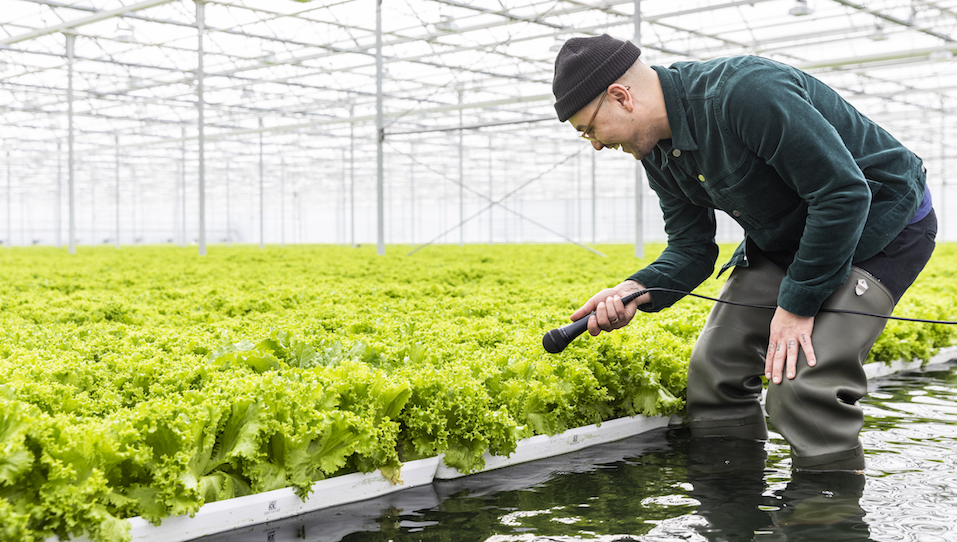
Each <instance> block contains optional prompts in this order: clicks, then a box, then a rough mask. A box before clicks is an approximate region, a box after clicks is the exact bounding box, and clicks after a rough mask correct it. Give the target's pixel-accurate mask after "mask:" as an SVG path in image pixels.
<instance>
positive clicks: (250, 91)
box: [243, 88, 256, 100]
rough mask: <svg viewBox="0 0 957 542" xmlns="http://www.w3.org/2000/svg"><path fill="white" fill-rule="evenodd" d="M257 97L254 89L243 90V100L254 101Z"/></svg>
mask: <svg viewBox="0 0 957 542" xmlns="http://www.w3.org/2000/svg"><path fill="white" fill-rule="evenodd" d="M255 97H256V93H255V92H253V89H251V88H245V89H243V99H246V100H252V99H253V98H255Z"/></svg>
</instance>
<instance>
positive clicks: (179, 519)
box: [47, 457, 440, 542]
mask: <svg viewBox="0 0 957 542" xmlns="http://www.w3.org/2000/svg"><path fill="white" fill-rule="evenodd" d="M439 459H440V458H438V457H429V458H426V459H419V460H416V461H409V462H406V463H403V464H402V470H401V472H402V484H393V483H392V482H390V481H389V480H388V479H387V478H386V477H385V476H383V475H382V473H380V472H379V471H375V472H371V473H361V472H360V473H353V474H344V475H342V476H335V477H333V478H327V479H325V480H319V481H318V482H315V483H314V484H313V485H312V492H311V493H310V494H309V496H308V497H307V498H306V500H305V501H303V500H302V499H300V498H299V496H298V495H296V492H295V491H294V490H293V489H292V488H289V487H287V488H283V489H276V490H273V491H267V492H265V493H258V494H255V495H246V496H244V497H236V498H234V499H227V500H224V501H217V502H211V503H209V504H204V505H203V506H201V507H200V509H199V511H197V512H196V514H195V515H194V516H192V517H190V516H185V515H184V516H172V517H168V518H163V522H162V523H161V524H160V525H159V526H156V525H153V524H152V523H150V522H149V521H147V520H145V519H143V518H141V517H139V516H137V517H134V518H129V519H128V520H127V521H129V522H130V525H131V527H132V528H131V530H130V534H131V535H132V537H133V541H134V542H186V541H188V540H193V539H195V538H199V537H201V536H207V535H211V534H216V533H222V532H226V531H232V530H234V529H239V528H242V527H248V526H251V525H256V524H259V523H265V522H267V521H274V520H277V519H283V518H288V517H292V516H298V515H299V514H304V513H306V512H312V511H315V510H320V509H323V508H329V507H332V506H337V505H340V504H348V503H353V502H358V501H364V500H366V499H371V498H373V497H378V496H381V495H387V494H389V493H393V492H396V491H401V490H403V489H408V488H412V487H418V486H423V485H428V484H431V483H432V480H433V478H434V477H435V470H436V468H437V467H438V465H439ZM71 540H76V541H79V542H90V539H89V538H87V537H85V536H84V537H79V538H74V539H71ZM54 541H59V538H58V537H55V536H54V537H52V538H49V539H47V542H54Z"/></svg>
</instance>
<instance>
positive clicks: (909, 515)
mask: <svg viewBox="0 0 957 542" xmlns="http://www.w3.org/2000/svg"><path fill="white" fill-rule="evenodd" d="M865 413H866V414H867V420H866V422H865V432H864V434H863V435H862V440H863V441H864V444H865V448H866V449H867V451H868V452H867V454H868V456H867V460H868V470H867V475H866V476H860V475H852V474H844V473H838V474H827V475H825V474H813V475H812V474H801V473H792V472H791V471H790V464H789V456H788V448H787V446H786V444H785V443H784V441H783V440H782V439H780V438H779V437H778V436H777V435H775V434H773V433H772V439H771V441H770V442H769V443H753V442H745V441H738V440H723V439H701V440H692V439H690V437H689V435H688V433H687V431H685V430H682V429H677V430H671V431H664V430H662V431H657V432H654V433H650V434H645V435H641V436H639V437H635V438H632V439H628V440H624V441H620V442H617V443H613V444H609V445H604V446H599V447H595V448H590V449H586V450H582V451H580V452H576V453H573V454H567V455H564V456H561V457H557V458H552V459H548V460H543V461H538V462H534V463H529V464H525V465H518V466H515V467H510V468H508V469H502V470H498V471H492V472H488V473H483V474H480V475H475V476H470V477H466V478H462V479H459V480H454V481H447V482H436V483H435V484H433V485H431V486H427V487H423V488H416V489H410V490H407V491H402V492H399V493H395V494H392V495H388V496H385V497H381V498H378V499H374V500H370V501H364V502H361V503H356V504H352V505H346V506H340V507H336V508H333V509H328V510H321V511H317V512H314V513H311V514H307V515H304V516H300V517H297V518H291V519H287V520H282V521H277V522H273V523H270V524H265V525H260V526H255V527H251V528H248V529H244V530H240V531H234V532H231V533H223V534H221V535H215V536H210V537H205V538H203V539H202V540H204V541H206V542H221V541H222V542H224V541H227V540H228V541H232V542H236V541H239V542H246V541H250V542H252V541H256V542H278V541H293V540H310V541H315V542H340V541H341V542H366V541H369V542H389V541H392V542H413V541H434V542H445V541H449V542H451V541H454V542H472V541H474V542H549V541H563V542H564V541H572V540H598V541H601V542H627V541H642V542H651V541H665V540H695V541H705V542H719V541H728V542H733V541H738V540H741V541H752V540H754V541H764V542H770V541H790V542H803V541H808V542H810V541H814V542H817V541H821V540H827V541H869V540H872V536H873V539H880V540H888V539H894V540H915V541H916V540H920V541H923V540H957V537H955V536H954V533H953V532H952V529H953V525H954V524H955V522H957V494H955V491H954V487H957V466H955V465H957V371H954V370H953V369H948V371H946V372H942V373H933V374H926V375H905V376H899V377H892V378H889V379H884V380H882V381H880V382H878V383H876V384H875V385H874V386H873V389H872V390H871V398H870V399H868V400H867V404H866V405H865Z"/></svg>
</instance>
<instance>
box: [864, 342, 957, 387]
mask: <svg viewBox="0 0 957 542" xmlns="http://www.w3.org/2000/svg"><path fill="white" fill-rule="evenodd" d="M955 358H957V346H948V347H947V348H941V349H940V351H939V352H938V353H937V355H936V356H934V357H932V358H930V359H929V360H927V363H924V362H923V361H921V360H919V359H917V360H913V361H902V360H897V361H892V362H890V363H883V362H880V361H875V362H873V363H865V364H864V372H865V373H866V374H867V378H868V379H872V378H879V377H882V376H887V375H891V374H896V373H903V372H905V371H916V370H917V369H920V368H922V367H929V366H931V365H940V364H942V363H947V362H948V361H952V360H953V359H955Z"/></svg>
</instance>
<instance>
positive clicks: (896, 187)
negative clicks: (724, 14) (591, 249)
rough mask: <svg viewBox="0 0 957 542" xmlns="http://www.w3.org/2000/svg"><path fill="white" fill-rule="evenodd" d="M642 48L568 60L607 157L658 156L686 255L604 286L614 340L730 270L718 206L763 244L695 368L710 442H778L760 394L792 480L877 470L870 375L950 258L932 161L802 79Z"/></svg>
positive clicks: (564, 102) (567, 69) (731, 290)
mask: <svg viewBox="0 0 957 542" xmlns="http://www.w3.org/2000/svg"><path fill="white" fill-rule="evenodd" d="M640 54H641V53H640V50H639V49H638V48H637V47H635V46H634V45H633V44H631V43H630V42H626V41H619V40H617V39H614V38H612V37H610V36H607V35H602V36H598V37H591V38H573V39H570V40H568V41H567V42H566V43H565V45H564V46H563V47H562V50H561V51H560V52H559V54H558V57H557V58H556V61H555V78H554V82H553V86H552V89H553V91H554V94H555V98H556V104H555V109H556V111H557V112H558V117H559V120H561V121H562V122H564V121H566V120H568V121H570V122H571V124H572V126H574V127H575V128H576V129H577V130H578V131H579V132H581V135H582V137H584V138H585V139H587V140H589V141H590V142H591V144H592V146H593V147H594V148H595V150H602V149H603V148H606V147H608V148H612V149H619V148H620V149H621V150H622V151H623V152H626V153H629V154H631V155H633V156H634V157H635V159H636V160H641V161H642V165H643V167H644V168H645V171H646V172H647V174H648V180H649V184H650V185H651V187H652V188H653V189H654V190H655V192H656V193H657V195H658V198H659V200H660V205H661V210H662V213H663V215H664V220H665V231H666V232H667V235H668V246H667V248H665V250H664V252H662V254H661V255H660V256H659V257H658V259H657V260H655V261H654V262H653V263H652V264H650V265H649V266H647V267H646V268H644V269H642V270H640V271H638V272H637V273H635V274H634V275H632V276H631V277H629V278H628V279H627V280H625V281H624V282H622V283H621V284H619V285H618V286H615V287H614V288H609V289H606V290H602V291H601V292H599V293H598V294H596V295H595V296H594V297H592V298H591V299H590V300H588V302H587V303H585V304H584V305H583V306H582V307H581V308H580V309H579V310H577V311H576V312H575V313H574V314H572V316H571V318H572V320H577V319H579V318H582V317H583V316H585V315H586V314H588V313H590V312H591V311H595V315H594V316H593V317H592V318H590V321H589V323H588V329H589V332H590V333H591V334H592V335H597V334H598V333H600V332H601V331H606V332H610V331H612V330H614V329H618V328H620V327H623V326H625V325H626V324H628V322H629V321H631V319H632V318H633V317H634V316H635V314H636V311H637V310H642V311H646V312H652V311H658V310H661V309H663V308H666V307H668V306H670V305H672V304H673V303H675V302H676V301H677V300H678V299H679V298H680V297H681V296H680V295H673V294H668V293H661V292H652V293H646V294H644V295H642V296H641V297H639V298H638V299H637V300H636V302H635V303H630V304H629V305H628V306H624V305H623V304H622V302H621V297H622V296H624V295H627V294H628V293H631V292H634V291H637V290H640V289H643V288H646V287H667V288H674V289H680V290H684V291H691V290H693V289H694V288H695V287H696V286H698V284H700V283H701V282H702V281H703V280H704V279H706V278H707V277H709V276H710V275H711V273H712V272H713V270H714V264H715V261H716V259H717V254H718V248H717V245H716V244H715V239H714V237H715V218H714V210H715V209H720V210H722V211H724V212H726V213H728V214H729V215H730V216H731V217H732V218H733V219H734V220H735V221H737V222H738V224H740V225H741V226H742V228H743V229H744V231H745V241H744V242H742V243H741V245H740V246H739V247H738V249H737V251H736V252H735V253H734V255H733V256H732V258H731V260H730V261H729V262H728V263H727V264H725V266H724V269H722V272H723V271H724V270H725V269H728V268H730V267H734V271H733V272H732V273H731V275H730V276H729V278H728V280H727V282H726V283H725V285H724V287H723V289H722V291H721V295H720V297H721V298H722V299H725V300H729V301H734V302H746V303H755V304H763V305H771V306H774V305H776V306H777V308H776V309H773V310H772V309H758V308H746V307H739V306H732V305H726V304H716V305H715V307H714V308H713V310H712V312H711V314H710V315H709V317H708V320H707V322H706V324H705V327H704V328H703V330H702V331H701V334H700V335H699V337H698V341H697V343H696V344H695V348H694V350H693V353H692V355H691V360H690V365H689V371H688V395H687V410H688V421H689V424H690V426H691V431H692V436H693V437H711V436H720V437H736V438H740V439H749V440H764V439H766V438H767V425H766V423H765V420H764V415H763V413H762V410H761V406H760V403H759V398H760V394H761V389H762V387H763V382H762V380H761V376H762V375H764V376H765V377H766V378H767V379H768V380H769V381H770V383H769V388H768V394H767V401H766V407H767V412H768V415H769V417H770V422H771V424H772V425H773V426H774V427H775V428H776V429H777V430H778V431H779V432H780V433H781V434H782V435H783V436H784V437H785V438H786V439H787V441H788V442H789V443H790V445H791V456H792V466H793V467H794V468H795V469H797V470H806V471H835V470H840V471H860V470H862V469H863V468H864V456H863V451H862V448H861V444H860V439H859V433H860V430H861V427H862V424H863V413H862V411H861V409H860V407H859V405H858V403H857V402H858V400H859V399H860V398H861V397H863V395H864V394H865V393H866V391H867V382H866V377H865V375H864V371H863V369H862V367H861V364H862V362H863V361H864V359H865V357H866V356H867V353H868V352H869V351H870V348H871V346H872V345H873V344H874V341H875V340H876V339H877V337H878V336H879V335H880V333H881V331H882V330H883V328H884V325H885V323H886V320H884V319H883V318H874V317H867V316H855V315H848V314H839V313H834V312H822V311H821V309H822V308H828V309H850V310H857V311H864V312H869V313H879V314H884V315H889V314H890V313H891V312H892V311H893V308H894V305H895V304H896V302H897V301H898V300H899V299H900V297H901V295H903V293H904V291H905V290H906V289H907V288H908V287H909V286H910V285H911V284H912V283H913V281H914V280H915V279H916V277H917V275H918V273H920V271H921V270H922V269H923V267H924V265H925V264H926V262H927V261H928V259H929V258H930V255H931V253H932V252H933V249H934V238H935V236H936V231H937V220H936V216H935V214H934V211H933V208H932V206H931V200H930V194H929V192H928V191H926V190H925V186H926V170H925V168H924V167H923V165H922V162H921V160H920V158H918V157H917V156H915V155H914V154H913V153H912V152H911V151H909V150H907V149H906V148H905V147H903V146H902V145H901V144H900V143H899V142H898V141H897V140H895V139H894V138H893V137H892V136H891V135H889V134H888V133H887V132H886V131H884V130H883V129H882V128H881V127H879V126H878V125H876V124H874V123H873V122H872V121H870V120H869V119H867V118H866V117H864V116H863V115H861V114H860V113H859V112H858V111H857V110H855V109H854V108H853V107H852V106H851V105H849V104H848V103H847V102H845V101H844V100H843V99H842V98H841V97H840V96H839V95H838V94H837V93H836V92H834V91H833V90H832V89H830V88H829V87H827V86H826V85H824V84H823V83H821V82H820V81H818V80H817V79H815V78H813V77H811V76H810V75H808V74H806V73H804V72H801V71H800V70H797V69H795V68H792V67H789V66H786V65H784V64H780V63H777V62H773V61H771V60H767V59H762V58H759V57H753V56H745V57H735V58H726V59H718V60H711V61H706V62H679V63H676V64H674V65H672V66H670V67H668V68H665V67H661V66H647V65H645V64H643V63H642V62H641V61H640V60H639V59H638V57H639V55H640Z"/></svg>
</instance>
